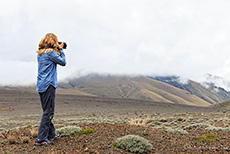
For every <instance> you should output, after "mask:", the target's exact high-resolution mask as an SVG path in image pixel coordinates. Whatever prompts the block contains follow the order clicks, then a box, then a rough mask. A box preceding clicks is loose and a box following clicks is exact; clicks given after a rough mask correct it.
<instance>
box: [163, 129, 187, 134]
mask: <svg viewBox="0 0 230 154" xmlns="http://www.w3.org/2000/svg"><path fill="white" fill-rule="evenodd" d="M166 131H167V132H169V133H172V134H177V135H187V134H188V132H187V131H185V130H183V129H172V128H167V129H166Z"/></svg>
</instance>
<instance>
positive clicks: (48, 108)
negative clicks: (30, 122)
mask: <svg viewBox="0 0 230 154" xmlns="http://www.w3.org/2000/svg"><path fill="white" fill-rule="evenodd" d="M39 95H40V99H41V105H42V109H43V115H42V119H41V123H40V127H39V131H38V137H37V142H44V141H48V140H49V139H52V138H54V136H55V135H56V134H55V128H54V125H53V123H52V119H53V117H54V107H55V88H54V87H53V86H51V85H50V86H49V87H48V89H47V90H46V91H45V92H43V93H39Z"/></svg>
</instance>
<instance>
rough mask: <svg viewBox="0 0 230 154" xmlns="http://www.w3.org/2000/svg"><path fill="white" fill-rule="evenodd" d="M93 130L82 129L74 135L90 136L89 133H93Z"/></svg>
mask: <svg viewBox="0 0 230 154" xmlns="http://www.w3.org/2000/svg"><path fill="white" fill-rule="evenodd" d="M94 132H95V130H93V129H82V130H81V131H79V132H77V133H76V134H90V133H94Z"/></svg>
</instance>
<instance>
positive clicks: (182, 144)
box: [0, 124, 230, 154]
mask: <svg viewBox="0 0 230 154" xmlns="http://www.w3.org/2000/svg"><path fill="white" fill-rule="evenodd" d="M78 126H80V127H81V128H91V129H94V130H95V133H92V134H87V135H72V136H68V137H62V138H60V139H58V140H56V141H54V145H49V146H35V145H34V143H35V139H34V138H32V136H31V134H30V130H29V129H26V130H19V131H12V132H8V133H7V132H6V133H2V134H1V138H0V139H1V142H2V143H1V145H0V149H1V151H2V153H7V154H8V153H80V154H81V153H86V154H89V153H92V154H110V153H111V154H120V153H129V152H126V151H123V150H121V149H118V148H116V147H114V146H113V143H114V142H115V140H116V139H117V138H118V137H122V136H125V135H129V134H135V135H139V136H142V137H144V138H146V139H148V140H149V141H150V142H151V143H152V144H153V147H154V149H153V153H165V154H166V153H228V152H229V151H230V142H229V138H228V136H229V135H230V133H229V132H215V131H209V133H212V134H218V138H217V139H213V141H212V142H210V143H209V142H200V141H196V140H197V139H198V138H200V137H202V136H203V135H204V134H206V133H207V131H205V130H203V129H199V130H191V131H189V134H188V135H174V134H171V133H168V132H166V131H165V130H164V129H152V128H149V127H142V126H136V125H127V124H81V125H78ZM144 132H145V135H144V134H143V133H144ZM10 135H13V136H15V137H16V143H15V144H10V143H9V142H8V139H7V137H9V136H10ZM25 136H29V137H30V142H29V143H22V138H23V137H25Z"/></svg>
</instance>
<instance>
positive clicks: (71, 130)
mask: <svg viewBox="0 0 230 154" xmlns="http://www.w3.org/2000/svg"><path fill="white" fill-rule="evenodd" d="M81 130H82V129H81V128H80V127H76V126H65V127H61V128H58V129H57V130H56V133H57V134H59V135H60V136H70V135H73V134H76V133H78V132H80V131H81Z"/></svg>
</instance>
